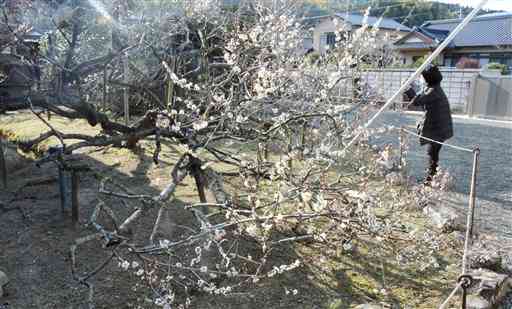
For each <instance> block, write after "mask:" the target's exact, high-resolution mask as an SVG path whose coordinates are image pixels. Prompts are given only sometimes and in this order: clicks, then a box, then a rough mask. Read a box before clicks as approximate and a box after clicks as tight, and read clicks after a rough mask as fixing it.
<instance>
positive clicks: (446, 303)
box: [439, 282, 462, 309]
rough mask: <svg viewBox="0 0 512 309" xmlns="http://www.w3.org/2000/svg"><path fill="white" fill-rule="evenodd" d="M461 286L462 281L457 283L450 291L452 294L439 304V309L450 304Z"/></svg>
mask: <svg viewBox="0 0 512 309" xmlns="http://www.w3.org/2000/svg"><path fill="white" fill-rule="evenodd" d="M461 287H462V282H458V283H457V285H456V286H455V288H454V289H453V291H452V292H451V293H450V295H448V297H447V298H446V300H445V301H444V302H443V303H442V304H441V306H439V309H444V308H446V307H447V306H448V305H449V304H450V301H451V300H452V298H453V297H454V296H455V294H457V292H458V291H459V289H460V288H461Z"/></svg>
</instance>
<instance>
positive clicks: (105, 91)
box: [101, 66, 108, 112]
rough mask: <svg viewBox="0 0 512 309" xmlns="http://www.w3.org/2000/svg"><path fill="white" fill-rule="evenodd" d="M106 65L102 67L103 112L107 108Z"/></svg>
mask: <svg viewBox="0 0 512 309" xmlns="http://www.w3.org/2000/svg"><path fill="white" fill-rule="evenodd" d="M107 73H108V72H107V66H105V68H103V97H102V102H101V103H102V104H101V105H102V107H103V112H105V111H106V110H107V82H108V74H107Z"/></svg>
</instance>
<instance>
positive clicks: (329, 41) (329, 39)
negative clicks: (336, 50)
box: [326, 32, 336, 47]
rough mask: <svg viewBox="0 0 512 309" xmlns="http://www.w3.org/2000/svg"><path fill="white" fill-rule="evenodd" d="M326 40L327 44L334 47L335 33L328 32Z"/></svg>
mask: <svg viewBox="0 0 512 309" xmlns="http://www.w3.org/2000/svg"><path fill="white" fill-rule="evenodd" d="M326 41H327V45H329V46H331V47H334V45H336V34H335V33H334V32H328V33H327V38H326Z"/></svg>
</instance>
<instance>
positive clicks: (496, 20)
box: [421, 13, 512, 47]
mask: <svg viewBox="0 0 512 309" xmlns="http://www.w3.org/2000/svg"><path fill="white" fill-rule="evenodd" d="M461 21H462V20H461V19H448V20H435V21H428V22H426V23H425V24H423V25H422V26H421V29H422V30H426V31H430V32H435V31H452V30H453V29H455V27H457V25H458V24H459V23H460V22H461ZM452 43H453V45H454V46H456V47H471V46H499V45H512V13H502V14H489V15H483V16H479V17H475V18H474V19H473V20H472V21H471V22H470V23H469V24H468V25H467V26H466V27H465V28H464V29H462V31H461V32H460V33H459V34H458V35H457V36H456V37H455V38H454V40H453V42H452Z"/></svg>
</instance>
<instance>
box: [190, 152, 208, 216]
mask: <svg viewBox="0 0 512 309" xmlns="http://www.w3.org/2000/svg"><path fill="white" fill-rule="evenodd" d="M190 160H191V171H192V176H194V180H195V181H196V187H197V193H198V194H199V201H200V202H201V203H207V202H208V201H207V200H206V192H205V190H204V187H205V181H204V178H203V177H204V176H203V174H202V172H201V160H199V159H197V158H195V157H192V156H191V157H190ZM201 210H202V211H203V213H205V214H207V213H208V207H207V206H204V207H201Z"/></svg>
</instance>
